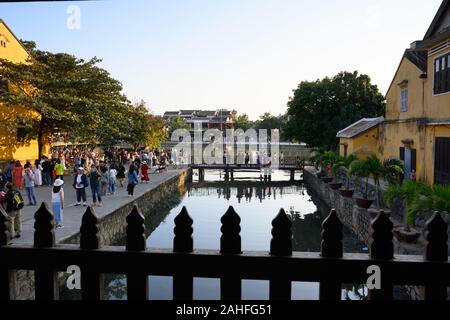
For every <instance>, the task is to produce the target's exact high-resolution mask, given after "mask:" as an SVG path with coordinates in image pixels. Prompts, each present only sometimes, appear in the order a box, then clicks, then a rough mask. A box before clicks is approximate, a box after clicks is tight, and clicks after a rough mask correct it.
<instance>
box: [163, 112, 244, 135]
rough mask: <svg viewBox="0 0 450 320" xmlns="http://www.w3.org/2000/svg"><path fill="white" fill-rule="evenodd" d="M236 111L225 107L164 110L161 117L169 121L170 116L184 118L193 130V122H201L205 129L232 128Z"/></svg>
mask: <svg viewBox="0 0 450 320" xmlns="http://www.w3.org/2000/svg"><path fill="white" fill-rule="evenodd" d="M236 114H237V112H236V111H234V110H233V111H230V110H226V109H218V110H179V111H166V112H165V113H164V115H163V118H164V119H165V120H166V121H167V122H169V121H170V120H172V118H175V117H180V118H183V119H185V120H186V122H187V123H188V124H189V125H190V126H191V128H190V130H191V131H194V124H195V123H201V125H202V130H207V129H219V130H225V129H234V123H235V117H236Z"/></svg>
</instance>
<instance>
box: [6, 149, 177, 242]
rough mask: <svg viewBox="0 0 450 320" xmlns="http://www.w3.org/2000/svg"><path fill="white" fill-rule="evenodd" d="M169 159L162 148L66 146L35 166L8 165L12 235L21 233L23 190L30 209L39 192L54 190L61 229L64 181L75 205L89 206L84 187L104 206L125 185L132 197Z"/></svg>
mask: <svg viewBox="0 0 450 320" xmlns="http://www.w3.org/2000/svg"><path fill="white" fill-rule="evenodd" d="M168 155H169V156H168ZM168 158H170V154H169V153H167V152H165V151H159V150H142V151H139V152H128V151H127V150H124V149H119V148H114V149H107V150H101V151H97V150H94V149H92V148H76V147H74V148H67V147H65V148H58V149H55V150H53V151H52V152H51V154H49V155H48V156H43V157H42V159H38V160H36V161H34V163H31V162H30V161H26V162H25V164H24V165H22V163H21V162H20V161H17V160H16V161H10V162H9V163H7V164H6V166H5V167H4V168H3V169H0V205H1V206H2V207H3V208H4V209H5V211H6V213H7V214H8V218H9V220H10V223H9V227H10V233H11V236H13V237H20V234H21V229H22V227H21V209H22V208H23V206H24V205H25V203H24V200H23V197H22V193H21V192H22V191H23V190H24V189H25V191H26V194H27V198H28V204H27V205H29V206H36V205H37V203H38V199H37V196H36V189H35V188H39V187H42V186H49V187H51V191H50V192H49V193H50V198H51V208H52V211H53V214H54V220H55V225H56V227H57V228H61V227H63V224H62V222H63V209H64V185H65V182H66V181H65V180H67V181H69V182H70V183H71V186H72V187H73V189H74V191H75V194H76V203H75V206H87V200H88V199H87V194H86V189H87V188H90V190H91V196H92V204H91V205H92V206H94V207H95V206H99V207H101V206H102V205H103V201H102V200H103V199H104V197H105V196H107V195H111V196H115V195H117V192H118V188H125V187H126V190H127V194H128V196H129V197H133V196H134V189H135V186H136V185H137V184H139V183H148V182H149V181H150V173H162V172H164V171H165V170H166V169H167V161H168ZM66 189H67V188H66ZM66 191H67V190H66ZM45 200H47V198H46V199H45Z"/></svg>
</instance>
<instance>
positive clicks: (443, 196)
mask: <svg viewBox="0 0 450 320" xmlns="http://www.w3.org/2000/svg"><path fill="white" fill-rule="evenodd" d="M435 211H439V212H441V213H443V214H450V186H448V185H445V186H444V185H438V184H436V185H432V186H426V187H424V188H423V189H422V190H421V194H420V195H419V196H417V197H416V198H415V199H414V200H413V201H412V203H411V205H410V206H408V212H407V217H408V218H407V222H408V225H412V226H414V225H415V220H416V216H417V215H418V214H419V213H421V214H424V215H426V216H431V215H432V214H433V213H434V212H435Z"/></svg>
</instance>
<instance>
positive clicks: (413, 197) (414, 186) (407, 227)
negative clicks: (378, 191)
mask: <svg viewBox="0 0 450 320" xmlns="http://www.w3.org/2000/svg"><path fill="white" fill-rule="evenodd" d="M428 193H429V189H428V187H427V186H426V185H425V184H423V183H420V182H416V181H412V180H405V181H404V182H403V183H402V184H390V185H389V187H388V188H387V189H386V191H385V193H384V199H385V202H386V204H387V205H388V206H392V203H393V201H394V199H395V198H400V199H403V200H404V202H405V214H404V225H403V226H398V227H395V228H394V230H393V233H394V235H395V237H396V238H397V239H398V240H399V241H404V242H415V241H416V240H417V239H418V238H419V236H420V232H418V231H417V230H416V229H415V225H416V216H417V214H418V213H419V211H421V210H424V206H425V205H427V206H429V203H424V202H423V200H420V199H423V197H426V196H425V195H424V194H428ZM419 200H420V204H419V203H417V201H419ZM424 211H427V210H424Z"/></svg>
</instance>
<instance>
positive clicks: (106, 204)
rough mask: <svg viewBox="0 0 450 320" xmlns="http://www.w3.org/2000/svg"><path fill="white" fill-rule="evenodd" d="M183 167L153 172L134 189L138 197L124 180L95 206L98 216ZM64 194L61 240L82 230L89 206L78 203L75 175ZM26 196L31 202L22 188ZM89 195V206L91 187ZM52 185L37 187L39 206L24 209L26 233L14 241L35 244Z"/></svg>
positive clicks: (68, 180) (68, 179)
mask: <svg viewBox="0 0 450 320" xmlns="http://www.w3.org/2000/svg"><path fill="white" fill-rule="evenodd" d="M182 171H183V169H176V170H169V171H167V172H163V173H160V174H151V175H150V182H149V183H147V184H142V183H140V184H138V185H137V186H136V187H135V189H134V197H133V198H132V197H129V196H128V194H127V191H126V184H125V183H126V181H125V183H124V187H123V188H121V187H119V188H118V191H117V192H116V195H114V196H112V195H111V196H105V197H102V202H103V206H102V207H95V208H94V210H95V214H96V215H97V217H99V218H101V217H104V216H106V215H108V214H109V213H111V212H113V211H114V210H116V209H118V208H120V207H122V206H123V205H125V204H127V203H129V202H132V201H134V200H135V199H136V198H138V197H139V196H141V195H142V194H144V193H146V192H148V191H149V190H151V189H153V188H156V187H158V186H159V185H160V184H161V183H162V182H164V181H167V180H169V179H171V178H173V177H175V176H177V175H178V174H180V172H182ZM64 181H65V184H64V196H65V207H64V220H63V225H64V227H63V228H58V229H56V230H55V235H56V242H60V241H62V240H64V239H67V238H69V237H71V236H72V235H74V234H76V233H78V232H79V230H80V226H81V218H82V215H83V213H84V212H85V211H86V207H83V206H75V203H76V193H75V189H74V188H73V187H72V183H73V176H65V177H64ZM21 192H22V195H23V198H24V201H25V204H27V203H28V197H27V195H26V191H25V190H22V191H21ZM86 194H87V203H88V205H91V204H92V196H91V190H90V188H86ZM50 197H51V187H46V186H42V187H37V188H36V198H37V201H38V205H37V206H27V205H25V207H24V208H23V209H22V236H21V237H20V238H18V239H11V243H27V244H31V243H33V233H34V227H33V225H34V213H35V212H36V211H37V210H38V209H39V206H40V204H41V203H42V202H46V203H47V204H48V207H49V209H50V210H51V203H50Z"/></svg>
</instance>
